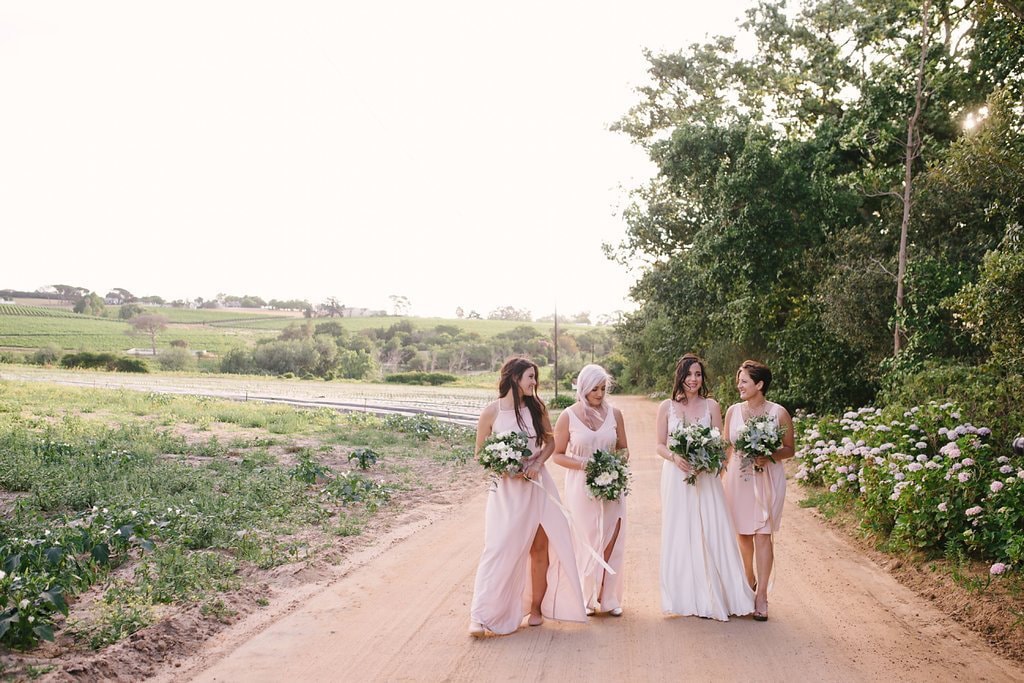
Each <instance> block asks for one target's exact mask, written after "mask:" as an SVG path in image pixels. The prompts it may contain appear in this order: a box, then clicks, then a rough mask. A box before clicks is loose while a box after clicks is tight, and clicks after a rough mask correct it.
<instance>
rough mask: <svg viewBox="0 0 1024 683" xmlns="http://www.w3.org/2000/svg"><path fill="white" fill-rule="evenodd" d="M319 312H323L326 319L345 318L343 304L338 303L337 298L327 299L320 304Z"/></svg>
mask: <svg viewBox="0 0 1024 683" xmlns="http://www.w3.org/2000/svg"><path fill="white" fill-rule="evenodd" d="M320 310H322V311H323V313H324V315H326V316H328V317H331V318H333V317H335V316H337V317H339V318H343V317H345V304H343V303H341V302H340V301H338V298H337V297H334V296H331V297H327V299H325V300H324V302H323V303H322V304H320Z"/></svg>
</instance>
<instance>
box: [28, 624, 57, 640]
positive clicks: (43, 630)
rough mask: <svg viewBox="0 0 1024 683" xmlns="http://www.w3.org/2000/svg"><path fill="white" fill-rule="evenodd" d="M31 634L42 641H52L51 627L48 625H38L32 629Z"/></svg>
mask: <svg viewBox="0 0 1024 683" xmlns="http://www.w3.org/2000/svg"><path fill="white" fill-rule="evenodd" d="M32 632H33V633H35V634H36V635H37V636H39V637H40V638H42V639H43V640H49V641H51V642H52V641H53V627H52V626H50V625H49V624H39V625H38V626H36V627H34V628H33V629H32Z"/></svg>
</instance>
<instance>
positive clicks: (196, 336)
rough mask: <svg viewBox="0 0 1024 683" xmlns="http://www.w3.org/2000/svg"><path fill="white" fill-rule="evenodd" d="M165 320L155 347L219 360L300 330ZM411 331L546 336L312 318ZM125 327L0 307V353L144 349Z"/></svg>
mask: <svg viewBox="0 0 1024 683" xmlns="http://www.w3.org/2000/svg"><path fill="white" fill-rule="evenodd" d="M151 311H152V312H154V313H158V314H160V315H163V316H166V317H167V318H168V319H169V325H168V327H167V329H166V330H164V331H163V332H161V333H160V334H159V336H158V337H157V347H158V348H167V347H169V346H170V342H171V341H172V340H175V339H182V340H184V341H186V342H188V344H189V347H190V348H192V349H205V350H207V351H210V352H212V353H216V354H219V355H220V354H223V353H225V352H227V351H228V350H230V349H232V348H234V347H237V346H247V345H251V344H254V343H255V342H256V341H257V340H258V339H260V338H267V337H276V336H277V333H278V332H280V331H281V330H283V329H284V328H285V327H287V326H289V325H294V324H302V323H303V322H304V319H303V318H302V317H297V316H295V315H294V314H292V315H288V314H274V313H268V312H252V311H251V310H250V311H247V310H246V309H231V310H212V309H211V310H206V309H201V310H189V309H177V308H153V309H151ZM406 320H408V321H409V322H411V323H412V325H413V326H414V327H416V328H421V329H422V328H433V327H435V326H437V325H451V326H454V327H457V328H459V329H460V330H463V331H465V332H475V333H477V334H479V335H480V336H481V337H483V338H490V337H493V336H495V335H497V334H500V333H502V332H507V331H509V330H512V329H515V328H516V327H519V326H521V325H530V326H532V327H534V328H536V329H537V330H539V331H541V332H546V333H550V332H551V331H552V328H553V325H552V324H551V323H523V322H516V321H509V320H465V319H463V320H458V319H445V318H402V317H394V316H386V317H372V318H371V317H367V318H316V319H314V320H313V322H314V323H321V322H337V323H340V324H341V325H342V326H343V327H344V328H345V329H347V330H349V331H351V332H359V331H361V330H367V329H373V328H388V327H390V326H391V325H394V324H395V323H397V322H401V321H406ZM129 329H130V327H129V325H128V324H127V323H126V322H124V321H122V320H119V319H116V318H106V317H93V316H84V315H78V314H75V313H71V312H69V311H67V310H64V309H60V308H54V307H48V308H47V307H35V306H24V305H3V306H0V348H4V347H6V348H13V349H24V350H33V349H37V348H40V347H43V346H46V345H47V344H54V345H56V346H57V347H59V348H61V349H64V350H65V351H102V352H117V351H123V350H125V349H128V348H131V347H136V346H137V347H145V346H147V345H148V343H149V340H148V339H147V338H145V337H144V336H138V335H135V336H129V335H127V334H126V332H127V331H128V330H129ZM559 329H560V330H565V331H572V332H583V331H585V330H587V329H589V327H588V326H587V325H565V326H561V325H560V326H559Z"/></svg>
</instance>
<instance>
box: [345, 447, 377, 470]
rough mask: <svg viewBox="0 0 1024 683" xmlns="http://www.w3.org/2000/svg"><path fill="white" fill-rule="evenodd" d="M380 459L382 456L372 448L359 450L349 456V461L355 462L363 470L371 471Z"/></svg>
mask: <svg viewBox="0 0 1024 683" xmlns="http://www.w3.org/2000/svg"><path fill="white" fill-rule="evenodd" d="M379 459H380V456H379V455H377V453H376V451H374V450H373V449H371V448H357V449H355V450H354V451H352V452H351V453H349V454H348V461H349V462H352V461H353V460H355V461H356V466H357V467H359V469H361V470H368V469H370V467H372V466H373V465H374V464H376V462H377V460H379Z"/></svg>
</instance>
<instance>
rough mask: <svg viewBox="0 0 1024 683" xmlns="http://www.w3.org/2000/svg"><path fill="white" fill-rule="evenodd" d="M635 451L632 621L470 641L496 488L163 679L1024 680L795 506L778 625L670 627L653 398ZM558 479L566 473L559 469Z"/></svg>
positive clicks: (782, 559)
mask: <svg viewBox="0 0 1024 683" xmlns="http://www.w3.org/2000/svg"><path fill="white" fill-rule="evenodd" d="M617 405H619V406H620V407H621V408H622V409H623V411H624V413H625V417H626V425H627V430H628V433H629V441H630V451H631V453H632V454H633V458H632V464H633V470H634V477H635V480H634V484H633V495H632V496H631V498H630V510H629V520H628V527H627V528H628V533H629V535H628V539H627V542H628V545H627V567H626V576H627V584H626V596H625V610H626V613H625V615H624V616H623V617H621V618H619V619H615V618H613V617H595V618H592V619H591V623H590V624H588V625H579V624H559V623H556V622H550V621H549V622H546V623H545V624H544V625H543V626H541V627H539V628H528V627H523V628H522V629H520V630H519V631H518V632H517V633H515V634H512V635H510V636H504V637H488V638H484V639H480V640H473V639H471V638H469V637H468V636H467V635H466V626H467V622H468V620H469V617H468V615H469V601H470V598H471V593H472V585H473V577H474V573H475V570H476V563H477V560H478V558H479V554H480V550H481V547H482V538H483V508H484V493H483V492H481V493H480V494H479V495H477V496H475V497H474V498H472V499H470V500H467V501H466V503H465V504H464V505H461V506H458V507H456V508H455V509H449V510H446V511H443V512H436V513H434V517H433V519H432V520H431V521H430V523H429V524H425V523H421V524H420V525H419V527H418V530H416V531H415V533H412V534H411V535H409V536H408V537H407V538H406V539H405V540H402V541H399V542H397V543H394V544H393V545H391V546H390V547H388V548H385V549H383V550H381V551H380V552H379V553H378V554H377V556H376V557H373V558H372V559H369V560H368V561H366V562H365V563H363V564H362V565H361V566H358V567H357V568H355V569H353V570H352V571H350V572H349V573H348V574H346V575H345V576H344V577H342V578H340V579H339V580H337V581H335V582H333V583H331V584H330V585H327V586H324V587H323V589H322V590H320V591H319V593H318V594H316V595H315V596H314V597H312V598H310V599H308V600H305V601H299V602H298V603H297V604H296V605H295V606H294V607H293V608H292V609H291V610H290V611H287V612H285V613H284V614H281V615H280V616H278V617H277V618H275V619H272V620H270V621H269V623H266V622H267V620H266V619H264V622H265V623H254V622H249V623H247V622H242V623H241V624H237V625H235V626H233V627H232V628H230V629H228V630H226V631H224V632H222V633H221V634H219V635H218V636H217V637H215V638H213V639H211V641H209V642H208V643H207V644H206V646H205V647H204V648H203V649H202V650H200V651H199V652H197V653H196V655H195V656H194V657H193V658H191V659H190V660H188V661H187V662H186V663H185V664H184V665H183V666H181V667H180V668H175V669H172V670H168V671H166V672H165V673H164V674H162V675H161V676H160V678H161V679H163V680H176V681H177V680H196V681H296V682H298V681H341V680H345V681H369V680H388V681H440V680H446V681H470V680H488V681H491V680H517V681H518V680H557V681H582V680H620V681H623V680H630V681H634V680H669V679H675V680H678V679H680V678H685V679H695V680H712V679H716V680H740V679H744V680H758V681H764V680H772V681H790V682H791V681H803V680H820V681H870V680H910V681H947V680H962V681H1007V680H1024V669H1022V668H1020V667H1019V666H1017V665H1015V664H1013V663H1012V662H1009V661H1007V660H1004V659H1000V658H999V657H997V656H996V655H994V654H992V653H991V651H989V650H988V649H987V648H986V646H985V645H984V644H983V643H982V642H981V641H980V639H979V638H978V637H977V636H974V635H973V634H971V633H969V632H968V631H966V630H964V629H963V628H961V627H960V626H958V625H957V624H956V623H955V622H953V621H951V620H949V619H947V618H946V617H944V616H942V615H941V614H940V613H939V612H937V611H936V610H934V609H933V608H932V607H931V606H930V605H929V604H927V603H926V602H925V601H923V600H921V599H920V598H918V597H917V596H916V595H915V594H913V593H912V592H910V591H909V590H908V589H906V588H904V587H902V586H901V585H900V584H898V583H897V582H896V581H895V580H893V579H892V578H891V577H890V576H889V575H888V574H887V573H886V572H885V571H884V570H882V569H880V568H879V567H877V566H876V565H874V564H873V563H872V562H870V561H869V560H867V559H865V558H863V557H862V556H861V555H859V554H858V553H857V551H856V550H855V549H854V548H853V547H851V546H850V545H849V544H847V543H846V542H845V541H844V540H843V539H842V538H840V537H838V536H837V535H835V534H834V533H832V532H831V531H830V530H829V529H827V528H826V527H824V526H823V525H822V524H821V523H819V522H818V521H817V520H816V519H815V518H814V516H813V515H812V514H811V513H810V512H808V511H805V510H802V509H800V508H798V507H797V506H796V505H794V504H793V503H792V498H794V497H795V496H796V491H795V490H793V489H791V492H792V493H791V496H790V498H791V500H790V501H788V502H787V507H786V512H785V517H784V519H783V525H782V533H781V535H780V537H779V538H778V540H777V543H778V546H777V557H778V572H777V580H776V584H775V590H774V592H773V593H772V595H771V596H770V614H771V619H770V621H768V622H767V623H756V622H754V621H752V620H751V619H750V618H749V617H744V618H737V619H733V620H732V621H730V622H728V623H719V622H715V621H710V620H704V619H697V618H667V617H665V616H663V615H662V614H661V611H660V608H659V596H658V553H659V546H660V536H659V533H660V501H659V495H658V480H659V476H660V471H661V461H660V459H659V458H658V457H657V456H656V455H655V454H654V448H653V445H654V444H653V434H652V431H653V430H652V428H651V427H652V425H653V423H654V417H655V412H656V406H655V404H654V403H653V402H650V401H647V400H645V399H639V398H619V399H618V400H617ZM551 467H552V470H553V471H556V470H558V469H559V468H558V467H557V466H553V465H552V466H551Z"/></svg>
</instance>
